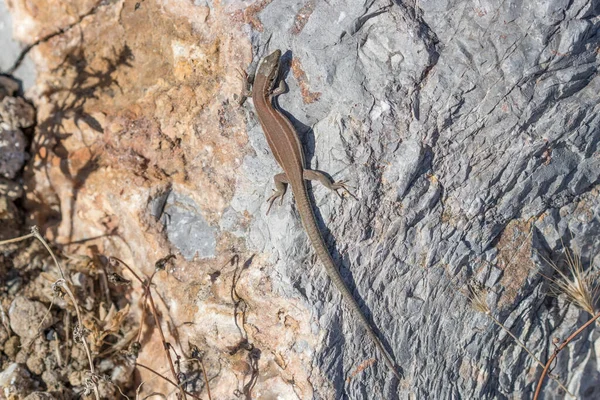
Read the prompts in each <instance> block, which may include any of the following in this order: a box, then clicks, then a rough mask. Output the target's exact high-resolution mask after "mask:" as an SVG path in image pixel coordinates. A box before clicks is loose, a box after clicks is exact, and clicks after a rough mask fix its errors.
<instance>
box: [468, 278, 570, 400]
mask: <svg viewBox="0 0 600 400" xmlns="http://www.w3.org/2000/svg"><path fill="white" fill-rule="evenodd" d="M487 294H488V291H487V289H485V288H483V287H481V286H478V285H475V284H471V285H469V293H468V298H469V302H470V303H471V308H473V310H475V311H477V312H480V313H483V314H485V315H487V316H488V317H489V318H490V319H491V320H492V322H494V324H496V325H498V326H499V327H500V329H502V330H503V331H504V332H506V333H507V334H508V335H509V336H510V337H511V338H512V339H513V340H514V341H515V343H516V344H517V345H518V346H519V347H521V348H522V349H523V350H525V352H527V354H529V356H531V358H533V359H534V360H535V362H536V363H537V364H538V365H539V366H541V367H542V368H545V364H544V363H542V362H541V361H540V359H539V358H537V357H536V356H535V354H533V353H532V352H531V351H530V350H529V349H528V348H527V346H525V344H524V343H523V342H521V341H520V340H519V338H517V337H516V336H515V335H514V334H513V333H512V332H511V331H510V330H509V329H508V328H507V327H506V326H505V325H504V324H503V323H502V322H500V321H499V320H498V319H497V318H496V317H494V315H493V314H492V310H491V308H490V306H489V305H488V303H487ZM549 377H550V379H552V380H554V381H555V382H556V383H557V384H558V386H560V387H561V389H562V390H564V391H565V392H566V393H567V394H569V395H570V396H571V397H575V395H574V394H572V393H571V392H569V390H568V389H567V388H566V387H565V385H563V384H562V383H561V382H560V381H559V380H558V379H557V378H556V377H555V376H552V375H549Z"/></svg>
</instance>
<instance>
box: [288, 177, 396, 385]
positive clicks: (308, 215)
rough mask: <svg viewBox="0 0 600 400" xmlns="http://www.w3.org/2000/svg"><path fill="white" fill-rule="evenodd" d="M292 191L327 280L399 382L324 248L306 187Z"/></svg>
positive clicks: (392, 366) (383, 350) (392, 365)
mask: <svg viewBox="0 0 600 400" xmlns="http://www.w3.org/2000/svg"><path fill="white" fill-rule="evenodd" d="M293 190H294V197H295V200H296V206H297V207H298V211H299V214H300V217H301V220H302V225H303V226H304V230H305V231H306V233H307V234H308V237H309V238H310V241H311V243H312V245H313V247H314V249H315V252H316V253H317V256H318V257H319V260H321V262H322V263H323V265H324V266H325V271H327V275H329V278H330V279H331V280H332V281H333V284H334V285H335V286H336V287H337V288H338V290H339V291H340V292H341V293H342V296H343V297H344V299H345V300H346V302H347V303H348V305H349V306H350V308H351V309H352V311H353V312H354V313H355V314H356V315H357V316H358V318H359V319H360V321H361V322H362V324H363V325H364V327H365V328H366V329H367V333H368V334H369V336H370V337H371V339H372V340H373V342H374V343H375V346H377V348H378V349H379V351H380V352H381V354H382V355H383V358H384V360H385V363H386V364H387V366H388V367H389V368H390V369H391V370H392V372H393V373H394V375H396V377H397V378H398V379H399V380H400V379H402V377H401V376H400V374H399V373H398V371H397V370H396V365H395V364H394V362H393V361H392V358H391V357H390V355H389V354H388V352H387V351H386V350H385V348H384V347H383V344H382V343H381V341H380V340H379V338H378V337H377V335H376V334H375V331H374V330H373V327H372V326H371V323H370V322H369V320H368V319H367V317H366V316H365V314H364V313H363V312H362V310H361V309H360V306H359V305H358V303H357V302H356V300H355V299H354V296H352V292H350V290H349V289H348V286H346V284H345V283H344V281H343V280H342V276H341V275H340V272H339V270H338V268H337V267H336V265H335V263H334V262H333V259H332V258H331V254H330V253H329V250H328V249H327V247H326V246H325V241H324V240H323V237H322V235H321V231H320V230H319V227H318V226H317V222H316V219H315V214H314V212H313V208H312V205H311V203H310V200H309V197H308V193H307V191H306V186H304V185H303V187H302V188H293Z"/></svg>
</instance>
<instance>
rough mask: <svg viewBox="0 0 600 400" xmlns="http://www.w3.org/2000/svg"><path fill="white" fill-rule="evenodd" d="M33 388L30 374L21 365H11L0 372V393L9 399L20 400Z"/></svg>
mask: <svg viewBox="0 0 600 400" xmlns="http://www.w3.org/2000/svg"><path fill="white" fill-rule="evenodd" d="M34 387H35V384H34V381H33V380H32V379H31V374H30V373H29V371H27V368H25V367H23V366H22V365H21V364H17V363H12V364H10V365H9V366H8V367H7V368H5V369H4V370H3V371H2V372H0V393H2V394H3V395H4V396H6V397H7V398H9V399H10V398H15V399H18V398H21V399H22V398H24V397H25V396H27V394H28V393H29V391H30V390H31V389H32V388H34ZM11 396H12V397H11Z"/></svg>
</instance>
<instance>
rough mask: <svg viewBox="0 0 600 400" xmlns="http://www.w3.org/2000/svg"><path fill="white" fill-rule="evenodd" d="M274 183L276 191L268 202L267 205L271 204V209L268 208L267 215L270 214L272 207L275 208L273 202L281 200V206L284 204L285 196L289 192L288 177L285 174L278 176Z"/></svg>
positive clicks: (274, 178) (275, 177)
mask: <svg viewBox="0 0 600 400" xmlns="http://www.w3.org/2000/svg"><path fill="white" fill-rule="evenodd" d="M273 182H274V183H275V191H274V193H273V194H272V195H271V197H269V199H268V200H267V203H269V208H267V214H268V213H269V211H271V207H272V206H273V202H274V201H275V200H277V199H280V202H279V205H281V204H283V196H284V195H285V192H286V191H287V184H288V179H287V175H286V174H285V172H282V173H281V174H277V175H275V176H274V177H273Z"/></svg>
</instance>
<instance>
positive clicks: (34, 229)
mask: <svg viewBox="0 0 600 400" xmlns="http://www.w3.org/2000/svg"><path fill="white" fill-rule="evenodd" d="M31 234H32V235H33V236H35V237H36V239H37V240H39V241H40V242H42V244H43V245H44V247H45V248H46V250H48V253H50V256H51V257H52V259H53V260H54V264H56V267H57V268H58V271H59V272H60V277H61V278H62V279H63V280H64V281H66V280H67V278H65V274H64V272H63V269H62V267H61V265H60V263H59V262H58V259H57V258H56V256H55V255H54V252H53V251H52V250H51V249H50V246H49V245H48V243H47V242H46V241H45V240H44V238H43V237H42V235H40V232H39V230H38V228H37V226H35V225H34V226H32V227H31ZM73 302H75V297H73ZM77 317H78V318H79V314H77ZM79 322H81V318H79ZM82 326H83V325H82Z"/></svg>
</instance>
